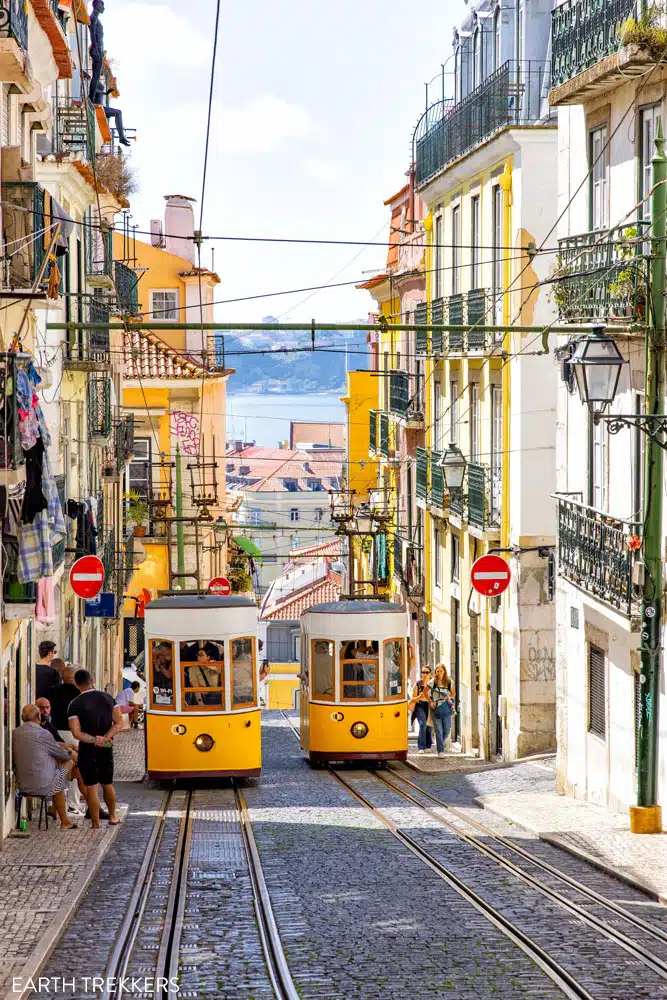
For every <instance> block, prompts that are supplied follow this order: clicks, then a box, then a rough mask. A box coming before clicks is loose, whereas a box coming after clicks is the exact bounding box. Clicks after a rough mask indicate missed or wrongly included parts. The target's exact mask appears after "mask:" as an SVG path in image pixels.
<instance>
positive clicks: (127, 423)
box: [114, 413, 134, 472]
mask: <svg viewBox="0 0 667 1000" xmlns="http://www.w3.org/2000/svg"><path fill="white" fill-rule="evenodd" d="M114 452H115V455H116V463H117V467H118V471H119V472H122V471H123V469H124V468H125V466H126V465H127V463H128V462H129V461H130V459H131V458H132V456H133V455H134V414H133V413H128V414H125V415H124V416H122V417H120V418H119V419H118V420H116V421H115V423H114Z"/></svg>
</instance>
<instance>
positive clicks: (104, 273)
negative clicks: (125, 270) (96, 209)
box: [84, 213, 114, 288]
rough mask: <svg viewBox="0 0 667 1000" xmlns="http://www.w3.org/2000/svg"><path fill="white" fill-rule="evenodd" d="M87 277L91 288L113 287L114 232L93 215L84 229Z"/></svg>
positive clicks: (95, 214)
mask: <svg viewBox="0 0 667 1000" xmlns="http://www.w3.org/2000/svg"><path fill="white" fill-rule="evenodd" d="M84 233H85V247H86V277H87V279H88V285H89V286H90V287H91V288H112V287H113V276H114V268H113V231H112V229H111V226H109V225H106V224H105V223H104V222H102V223H100V221H99V219H98V217H97V213H91V215H90V216H89V218H88V223H87V225H86V227H85V229H84Z"/></svg>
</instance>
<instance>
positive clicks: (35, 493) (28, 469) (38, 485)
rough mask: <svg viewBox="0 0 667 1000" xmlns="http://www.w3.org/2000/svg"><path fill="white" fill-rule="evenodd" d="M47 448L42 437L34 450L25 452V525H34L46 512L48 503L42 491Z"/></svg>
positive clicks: (23, 513)
mask: <svg viewBox="0 0 667 1000" xmlns="http://www.w3.org/2000/svg"><path fill="white" fill-rule="evenodd" d="M44 458H45V448H44V442H43V441H42V439H41V437H40V438H38V439H37V442H36V443H35V444H34V445H33V447H32V448H29V449H28V450H27V451H26V452H25V483H26V489H25V498H24V501H23V510H22V512H21V520H22V521H23V523H24V524H32V522H33V520H34V518H35V515H36V514H39V512H40V511H43V510H46V507H47V503H46V497H45V496H44V491H43V489H42V479H43V475H44V471H43V470H44Z"/></svg>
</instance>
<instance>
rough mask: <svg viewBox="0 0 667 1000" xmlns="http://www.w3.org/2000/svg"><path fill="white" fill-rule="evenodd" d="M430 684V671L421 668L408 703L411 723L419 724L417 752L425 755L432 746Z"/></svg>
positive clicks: (426, 668)
mask: <svg viewBox="0 0 667 1000" xmlns="http://www.w3.org/2000/svg"><path fill="white" fill-rule="evenodd" d="M430 683H431V671H430V670H429V668H428V667H422V669H421V679H420V680H418V681H417V684H416V685H415V688H414V690H413V692H412V700H411V702H410V707H411V709H412V721H413V722H415V721H416V722H418V723H419V736H418V737H417V752H418V753H422V754H423V753H426V751H427V750H430V749H431V747H432V746H433V729H432V728H431V726H430V725H429V710H430V707H431V695H430V689H429V685H430Z"/></svg>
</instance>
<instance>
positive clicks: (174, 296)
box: [151, 288, 179, 322]
mask: <svg viewBox="0 0 667 1000" xmlns="http://www.w3.org/2000/svg"><path fill="white" fill-rule="evenodd" d="M178 318H179V316H178V291H177V289H175V288H174V289H173V290H166V289H161V290H160V291H153V292H151V319H153V320H157V321H158V322H164V321H165V320H176V319H178Z"/></svg>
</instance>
